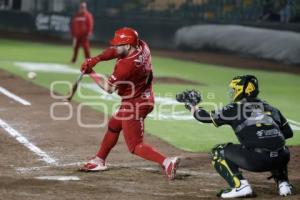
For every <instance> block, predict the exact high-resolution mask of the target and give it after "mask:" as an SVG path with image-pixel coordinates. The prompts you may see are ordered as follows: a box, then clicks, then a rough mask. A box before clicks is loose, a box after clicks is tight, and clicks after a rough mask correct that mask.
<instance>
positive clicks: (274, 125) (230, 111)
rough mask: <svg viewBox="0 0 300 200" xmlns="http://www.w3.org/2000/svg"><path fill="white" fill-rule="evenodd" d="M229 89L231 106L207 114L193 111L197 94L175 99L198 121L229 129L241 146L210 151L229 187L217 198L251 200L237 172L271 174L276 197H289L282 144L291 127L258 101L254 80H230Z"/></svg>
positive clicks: (198, 98)
mask: <svg viewBox="0 0 300 200" xmlns="http://www.w3.org/2000/svg"><path fill="white" fill-rule="evenodd" d="M230 88H231V90H232V93H231V94H232V103H230V104H228V105H227V106H225V107H223V108H222V109H221V110H219V111H212V112H210V113H209V112H207V111H206V110H204V109H203V108H201V107H196V105H197V104H198V103H199V102H200V101H201V96H200V94H199V93H198V92H196V91H194V90H192V91H185V92H182V93H181V94H178V95H177V96H176V99H177V101H179V102H182V103H185V107H186V108H187V109H189V110H190V111H191V112H192V113H193V116H194V117H195V119H197V120H198V121H200V122H203V123H213V124H214V125H215V126H216V127H219V126H222V125H225V124H226V125H230V126H231V127H232V129H233V130H234V132H235V134H236V136H237V138H238V140H239V142H240V144H233V143H227V144H219V145H216V146H215V147H214V148H213V149H212V151H211V159H212V164H213V166H214V167H215V169H216V171H217V172H218V173H219V174H220V175H221V176H222V177H223V178H224V179H225V180H226V182H227V183H228V184H229V186H230V189H226V190H221V191H220V193H218V195H217V196H219V197H221V198H235V197H245V196H252V194H253V191H252V188H251V186H250V184H249V182H248V181H247V180H246V179H245V178H244V177H243V175H242V173H241V171H240V170H239V169H240V168H241V169H245V170H248V171H252V172H266V171H270V172H271V174H272V176H271V177H270V178H274V180H275V182H276V183H277V187H278V193H279V195H280V196H287V195H291V194H292V187H291V185H290V184H289V180H288V170H287V165H288V162H289V159H290V153H289V149H288V147H286V146H285V140H286V139H288V138H291V137H293V132H292V129H291V127H290V126H289V124H288V122H287V120H286V119H285V118H284V116H283V115H282V114H281V112H280V111H279V110H278V109H276V108H274V107H272V106H271V105H269V104H268V103H266V102H265V101H262V100H260V99H258V98H257V95H258V93H259V89H258V81H257V78H256V77H255V76H252V75H244V76H237V77H235V78H233V79H232V81H231V83H230Z"/></svg>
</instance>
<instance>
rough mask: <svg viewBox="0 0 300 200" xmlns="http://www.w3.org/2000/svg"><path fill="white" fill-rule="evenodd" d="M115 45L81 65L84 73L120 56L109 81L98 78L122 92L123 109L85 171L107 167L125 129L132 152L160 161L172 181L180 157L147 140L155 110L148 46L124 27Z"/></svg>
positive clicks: (107, 88) (112, 120)
mask: <svg viewBox="0 0 300 200" xmlns="http://www.w3.org/2000/svg"><path fill="white" fill-rule="evenodd" d="M110 44H111V45H112V47H109V48H107V49H106V50H104V52H103V53H101V54H100V55H98V56H96V57H93V58H89V59H87V60H86V61H85V62H84V63H83V64H82V67H81V71H82V72H84V73H87V74H89V73H94V71H93V69H92V68H93V67H94V66H95V65H96V64H97V63H98V62H100V61H104V60H111V59H114V58H117V62H116V65H115V68H114V72H113V74H112V75H111V76H110V77H109V79H108V80H105V79H101V80H98V85H99V86H100V87H102V88H103V89H104V90H105V91H107V92H109V93H112V92H113V91H116V90H117V92H118V94H119V95H120V96H121V98H122V103H121V106H120V108H119V110H118V111H117V112H116V113H115V114H114V115H113V116H112V117H111V118H110V120H109V123H108V130H107V132H106V133H105V136H104V138H103V140H102V144H101V147H100V149H99V151H98V153H97V155H96V156H95V157H94V158H93V159H92V160H90V161H88V162H87V163H85V164H84V166H83V167H82V170H83V171H101V170H106V169H107V166H106V165H105V159H106V157H107V156H108V154H109V152H110V150H111V149H112V148H113V147H114V146H115V144H116V143H117V141H118V138H119V134H120V132H121V131H123V134H124V138H125V141H126V144H127V146H128V149H129V151H130V152H131V153H133V154H135V155H137V156H140V157H142V158H144V159H146V160H150V161H154V162H156V163H158V164H160V165H161V166H162V167H163V168H164V170H165V173H166V175H167V176H168V178H169V179H170V180H172V179H174V177H175V174H176V168H177V165H178V162H179V159H178V158H177V157H165V156H164V155H162V154H161V153H159V152H158V151H156V150H155V149H154V148H153V147H151V146H150V145H148V144H145V143H144V142H143V137H144V120H145V118H146V117H147V115H148V114H149V113H150V112H151V111H152V110H153V106H154V94H153V90H152V79H153V74H152V65H151V54H150V49H149V47H148V45H147V44H146V43H145V42H144V41H142V40H139V39H138V33H137V32H136V31H135V30H134V29H131V28H126V27H125V28H121V29H119V30H117V31H116V32H115V36H114V38H113V39H112V40H110Z"/></svg>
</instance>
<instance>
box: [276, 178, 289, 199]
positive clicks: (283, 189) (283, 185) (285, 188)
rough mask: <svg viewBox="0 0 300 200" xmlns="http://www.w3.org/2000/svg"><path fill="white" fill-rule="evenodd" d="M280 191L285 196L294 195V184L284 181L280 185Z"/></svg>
mask: <svg viewBox="0 0 300 200" xmlns="http://www.w3.org/2000/svg"><path fill="white" fill-rule="evenodd" d="M278 193H279V195H280V196H284V197H286V196H288V195H292V186H291V185H290V184H289V183H288V182H287V181H283V182H281V183H279V185H278Z"/></svg>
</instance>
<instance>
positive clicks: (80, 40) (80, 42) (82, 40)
mask: <svg viewBox="0 0 300 200" xmlns="http://www.w3.org/2000/svg"><path fill="white" fill-rule="evenodd" d="M80 46H82V47H83V51H84V56H85V58H89V57H90V42H89V39H88V36H86V35H85V36H81V37H77V38H76V39H75V43H74V44H73V57H72V62H73V63H74V62H76V60H77V55H78V50H79V47H80Z"/></svg>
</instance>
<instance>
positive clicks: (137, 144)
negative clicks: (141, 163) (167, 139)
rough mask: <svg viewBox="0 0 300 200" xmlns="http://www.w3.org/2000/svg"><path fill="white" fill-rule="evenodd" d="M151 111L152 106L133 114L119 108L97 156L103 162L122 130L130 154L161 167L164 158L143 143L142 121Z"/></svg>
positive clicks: (111, 120) (110, 122)
mask: <svg viewBox="0 0 300 200" xmlns="http://www.w3.org/2000/svg"><path fill="white" fill-rule="evenodd" d="M152 110H153V106H151V105H149V106H144V107H143V108H142V109H138V110H135V112H134V113H133V112H131V111H128V110H126V109H122V108H120V110H119V111H118V112H117V113H116V114H115V115H114V116H112V117H111V119H110V121H109V123H108V130H107V132H106V134H105V136H104V138H103V140H102V144H101V147H100V150H99V151H98V153H97V156H98V157H100V158H101V159H103V160H105V159H106V157H107V156H108V154H109V152H110V150H111V149H112V148H113V147H114V146H115V144H116V143H117V141H118V138H119V134H120V132H121V131H122V130H123V134H124V138H125V142H126V144H127V147H128V149H129V151H130V152H131V153H133V154H136V155H138V156H140V157H142V158H144V159H147V160H151V161H154V162H157V163H159V164H161V165H162V163H163V161H164V159H165V156H163V155H162V154H160V153H159V152H158V151H156V150H155V149H154V148H152V147H151V146H150V145H147V144H144V143H143V139H144V120H145V118H146V116H147V114H148V113H150V112H151V111H152Z"/></svg>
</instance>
